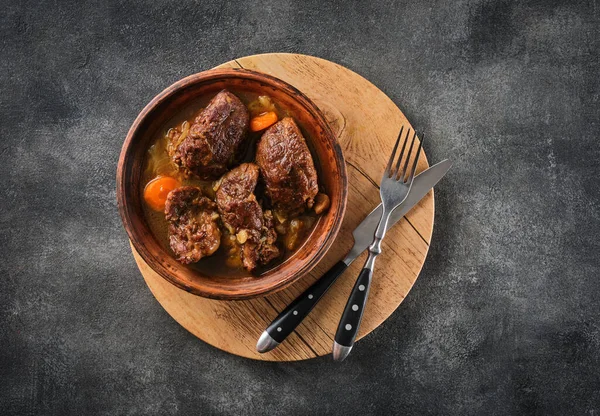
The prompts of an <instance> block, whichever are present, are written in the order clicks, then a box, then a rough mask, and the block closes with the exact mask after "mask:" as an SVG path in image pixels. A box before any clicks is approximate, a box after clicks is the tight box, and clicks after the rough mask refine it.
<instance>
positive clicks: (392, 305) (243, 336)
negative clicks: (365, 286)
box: [132, 53, 434, 361]
mask: <svg viewBox="0 0 600 416" xmlns="http://www.w3.org/2000/svg"><path fill="white" fill-rule="evenodd" d="M220 67H234V68H235V67H243V68H247V69H252V70H256V71H261V72H265V73H268V74H271V75H273V76H276V77H278V78H280V79H282V80H284V81H287V82H289V83H290V84H292V85H293V86H295V87H296V88H298V89H299V90H301V91H302V92H303V93H305V94H306V95H307V96H308V97H309V98H311V99H312V100H313V101H314V102H315V103H316V104H317V105H318V106H319V107H320V108H321V110H323V111H324V112H325V114H326V117H327V120H328V122H329V123H330V125H331V126H332V128H333V130H334V132H335V133H336V135H337V137H338V140H339V142H340V144H341V146H342V149H343V151H344V156H345V158H346V162H347V168H348V182H349V194H348V206H347V210H346V215H345V217H344V222H343V225H342V229H341V231H340V233H339V235H338V237H337V239H336V240H335V242H334V244H333V246H332V248H331V249H330V250H329V252H328V253H327V255H326V256H325V258H324V259H323V260H322V261H321V263H319V265H318V266H317V267H316V268H315V269H314V270H313V271H312V272H311V274H310V275H308V276H306V277H305V278H303V279H302V280H301V281H299V282H297V283H295V284H294V285H292V286H291V287H289V288H287V289H285V290H283V291H281V292H278V293H275V294H272V295H270V296H267V297H266V298H261V299H252V300H246V301H216V300H209V299H205V298H202V297H199V296H195V295H192V294H190V293H187V292H185V291H183V290H181V289H178V288H177V287H175V286H173V285H172V284H170V283H169V282H167V281H166V280H164V279H163V278H162V277H160V276H159V275H158V274H157V273H155V272H154V271H153V270H152V269H150V267H148V265H146V264H145V263H144V261H143V260H142V259H141V257H140V256H139V255H138V254H137V253H136V252H135V250H134V249H133V247H132V250H133V254H134V257H135V259H136V262H137V264H138V266H139V268H140V271H141V272H142V275H143V276H144V279H145V280H146V283H147V284H148V287H149V288H150V290H151V291H152V293H153V295H154V296H155V298H156V299H157V300H158V302H159V303H160V304H161V305H162V306H163V307H164V308H165V310H166V311H167V312H168V313H169V314H170V315H171V316H172V317H173V318H174V319H175V320H176V321H177V322H178V323H179V324H181V325H182V326H183V327H184V328H186V329H187V330H188V331H190V332H191V333H192V334H194V335H196V336H197V337H198V338H200V339H202V340H204V341H205V342H207V343H209V344H211V345H213V346H215V347H217V348H220V349H222V350H225V351H228V352H230V353H232V354H236V355H240V356H243V357H248V358H253V359H259V360H269V361H294V360H303V359H308V358H313V357H317V356H321V355H325V354H329V353H330V352H331V348H332V344H333V336H334V334H335V330H336V328H337V324H338V321H339V318H340V316H341V313H342V310H343V308H344V305H345V304H346V300H347V298H348V295H349V293H350V290H351V289H352V286H353V284H354V281H355V279H356V277H357V276H358V273H359V271H360V269H361V268H362V265H363V262H364V260H365V258H366V254H365V253H363V254H362V255H361V256H360V257H359V258H358V259H357V260H356V261H355V262H354V263H353V264H352V265H351V266H350V268H349V269H348V270H347V271H346V272H345V273H344V275H343V276H341V277H340V279H338V281H337V282H336V283H335V284H334V286H333V287H332V288H331V289H330V291H329V293H327V294H326V295H325V297H324V298H323V299H322V300H321V302H320V303H319V304H318V305H317V306H316V307H315V309H314V310H313V311H312V312H311V314H310V315H309V316H308V317H307V318H306V319H305V320H304V322H303V323H302V324H301V325H300V326H299V327H298V328H297V329H296V331H295V332H294V333H293V334H292V335H291V336H290V337H288V339H287V340H286V341H285V342H284V343H282V344H281V345H280V346H279V347H278V348H276V349H275V350H273V351H271V352H269V353H266V354H258V353H257V352H256V350H255V346H256V341H257V339H258V337H259V336H260V334H261V333H262V331H263V330H264V329H265V328H266V326H267V325H268V324H269V323H270V321H271V320H272V319H273V318H275V317H276V316H277V314H278V313H279V311H281V310H283V309H284V308H285V306H286V305H287V304H289V303H290V302H291V301H292V300H293V299H294V298H295V297H296V296H297V295H299V294H300V293H302V291H304V290H305V289H306V288H308V287H309V286H310V285H311V284H312V283H313V282H314V281H315V280H316V279H318V277H319V276H321V275H322V274H323V273H324V272H325V271H327V270H328V269H329V268H330V267H331V266H332V265H333V264H334V263H335V262H337V261H338V260H340V259H341V258H343V257H344V256H345V254H346V253H347V252H348V250H349V249H350V247H351V246H352V230H353V229H354V228H355V227H356V226H357V225H358V224H359V223H360V222H361V221H362V219H363V218H364V217H365V216H366V215H367V214H368V213H369V212H370V211H371V210H372V209H373V208H374V207H375V206H376V205H377V204H378V203H379V190H378V188H377V186H376V184H377V183H378V182H379V179H380V177H381V173H382V171H383V168H384V167H385V163H386V161H387V158H388V155H389V154H390V153H391V149H392V147H393V144H394V141H395V140H396V137H397V134H398V130H399V129H400V126H402V125H404V126H405V128H406V127H411V126H410V124H409V122H408V120H407V119H406V117H404V114H402V112H401V111H400V110H399V109H398V107H397V106H396V105H395V104H394V103H393V102H392V101H391V100H390V99H389V98H388V97H387V96H386V95H385V94H384V93H383V92H382V91H380V90H379V89H378V88H377V87H375V86H374V85H373V84H371V83H370V82H369V81H367V80H366V79H364V78H362V77H361V76H360V75H358V74H356V73H354V72H352V71H350V70H349V69H347V68H344V67H342V66H340V65H337V64H335V63H333V62H329V61H326V60H323V59H320V58H315V57H311V56H306V55H298V54H283V53H275V54H264V55H254V56H248V57H244V58H239V59H236V60H233V61H230V62H227V63H225V64H223V65H221V66H220ZM424 156H425V155H424V154H422V155H421V158H420V161H419V166H418V170H419V171H422V170H424V169H426V168H427V167H428V163H427V159H426V157H424ZM433 216H434V199H433V191H430V192H429V194H428V195H427V196H426V197H425V198H423V200H422V201H421V202H420V203H419V204H418V205H417V206H416V207H415V208H413V209H412V210H411V211H410V212H409V213H408V214H407V215H406V217H405V218H403V219H402V220H401V221H400V222H399V223H398V224H397V225H396V226H395V227H393V228H392V229H391V230H390V231H388V233H387V235H386V238H385V240H384V242H383V252H382V254H381V255H380V256H379V258H378V259H377V267H376V271H375V276H374V279H373V284H372V287H371V292H370V295H369V302H368V304H367V308H366V310H365V315H364V318H363V322H362V325H361V328H360V331H359V334H358V339H360V338H362V337H364V336H365V335H367V334H368V333H370V332H371V331H373V330H374V329H375V328H377V327H378V326H379V325H381V324H382V323H383V322H384V321H385V320H386V319H387V318H388V317H389V316H390V315H391V314H392V312H394V310H396V308H397V307H398V305H400V303H401V302H402V300H403V299H404V298H405V297H406V295H407V294H408V292H409V290H410V289H411V287H412V285H413V284H414V282H415V280H416V279H417V277H418V275H419V272H420V270H421V267H422V266H423V263H424V261H425V257H426V255H427V251H428V249H429V242H430V240H431V234H432V231H433Z"/></svg>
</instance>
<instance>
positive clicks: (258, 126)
mask: <svg viewBox="0 0 600 416" xmlns="http://www.w3.org/2000/svg"><path fill="white" fill-rule="evenodd" d="M275 123H277V114H276V113H275V112H274V111H268V112H266V113H262V114H261V115H259V116H256V117H254V118H253V119H252V120H250V131H261V130H264V129H266V128H267V127H269V126H272V125H273V124H275Z"/></svg>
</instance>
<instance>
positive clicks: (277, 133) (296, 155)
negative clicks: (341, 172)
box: [256, 117, 319, 215]
mask: <svg viewBox="0 0 600 416" xmlns="http://www.w3.org/2000/svg"><path fill="white" fill-rule="evenodd" d="M256 163H257V164H258V166H259V167H260V171H261V174H262V176H263V178H264V180H265V185H266V193H267V195H268V196H269V198H270V199H271V202H272V203H273V206H274V207H275V208H276V209H279V210H281V211H285V212H288V213H290V214H292V215H293V214H298V213H301V212H303V211H304V210H305V209H306V208H307V207H308V208H311V207H312V205H313V203H314V198H315V196H316V195H317V193H318V192H319V185H318V183H317V171H316V170H315V165H314V163H313V160H312V156H311V155H310V151H309V150H308V146H306V141H305V140H304V137H303V136H302V133H301V132H300V129H299V128H298V126H297V125H296V123H295V122H294V120H293V119H292V118H290V117H286V118H284V119H282V120H281V121H279V122H278V123H276V124H274V125H272V126H271V127H269V128H268V129H267V131H265V133H264V134H263V135H262V138H261V139H260V142H259V143H258V147H257V149H256Z"/></svg>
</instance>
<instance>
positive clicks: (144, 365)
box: [0, 0, 600, 416]
mask: <svg viewBox="0 0 600 416" xmlns="http://www.w3.org/2000/svg"><path fill="white" fill-rule="evenodd" d="M367 3H368V2H346V3H344V2H339V1H338V2H321V1H305V2H295V1H291V0H277V1H270V0H266V1H263V2H260V3H258V4H252V2H231V3H219V2H217V1H214V0H209V1H204V2H197V3H194V2H190V1H186V0H179V1H176V2H166V1H133V2H126V1H122V2H85V1H73V2H67V1H53V2H50V1H44V0H42V1H3V2H2V5H1V10H2V12H1V13H0V34H1V38H0V87H1V91H2V94H1V96H0V116H1V118H0V120H1V124H0V135H1V148H0V155H1V163H0V178H1V180H2V185H1V186H0V203H1V212H0V243H1V248H2V250H1V253H2V254H1V256H2V258H1V261H0V276H1V279H0V325H1V326H0V413H1V414H3V415H13V414H14V415H29V414H48V415H70V414H73V415H96V414H98V415H112V414H128V415H137V414H148V415H169V414H217V413H224V414H242V415H244V414H249V415H259V414H290V415H302V414H326V413H328V414H344V415H365V414H393V413H394V414H440V415H465V414H484V415H492V414H498V415H503V414H556V415H566V414H576V415H590V416H597V415H599V414H600V375H599V365H600V355H599V348H600V323H599V318H600V294H599V291H600V278H599V272H600V256H599V253H598V252H599V250H598V249H599V248H600V243H599V240H598V234H599V233H600V225H599V222H598V220H599V217H600V202H599V198H598V197H599V193H600V192H599V188H598V184H597V181H598V176H599V174H600V165H599V162H598V159H599V157H600V150H599V147H598V136H599V134H600V126H599V124H598V122H599V118H600V117H599V100H600V77H599V70H600V30H599V28H600V12H599V8H600V5H598V4H597V3H596V1H580V2H568V1H564V2H561V1H541V0H540V1H524V2H516V1H515V2H509V1H462V0H461V1H437V2H429V3H426V2H415V1H405V2H394V1H382V2H372V3H371V4H367ZM274 51H282V52H299V53H304V54H310V55H316V56H319V57H322V58H326V59H329V60H332V61H334V62H337V63H340V64H342V65H344V66H347V67H348V68H350V69H352V70H354V71H356V72H358V73H359V74H362V75H363V76H365V77H366V78H368V79H369V80H371V81H372V82H373V83H375V84H376V85H377V86H378V87H379V88H381V89H382V90H383V91H384V92H386V93H387V94H388V95H389V96H390V97H391V98H392V99H393V100H394V101H395V102H396V103H397V104H398V105H399V106H400V108H402V110H403V111H404V112H405V113H406V115H407V116H408V117H409V119H410V120H411V121H412V122H413V124H414V125H415V126H417V127H418V128H420V129H424V130H425V131H427V132H428V141H427V143H426V149H427V152H428V154H429V156H430V159H431V160H432V161H436V160H440V159H442V158H445V157H448V158H451V159H453V160H454V161H455V164H454V167H453V168H452V170H451V172H450V173H449V175H448V176H447V178H445V179H444V180H443V181H442V182H441V183H440V185H439V187H438V188H437V191H436V202H437V210H436V218H435V224H436V226H435V230H434V235H433V241H432V246H431V251H430V253H429V256H428V258H427V261H426V263H425V267H424V269H423V272H422V274H421V276H420V278H419V279H418V281H417V283H416V285H415V286H414V288H413V290H412V291H411V293H410V295H409V296H408V298H407V299H406V301H405V302H404V303H403V304H402V305H401V307H400V308H399V309H398V310H397V311H396V312H395V313H394V314H393V315H392V317H391V318H390V319H389V320H388V321H387V322H386V323H385V324H384V325H383V326H382V327H380V328H379V329H377V330H376V331H374V332H373V333H372V334H371V335H369V336H368V337H367V338H366V339H364V340H363V341H361V342H360V343H359V344H358V347H357V348H356V349H355V351H354V352H353V353H352V355H351V356H350V359H348V360H347V361H346V362H343V363H341V364H338V363H334V362H332V360H331V358H330V357H322V358H319V359H315V360H311V361H307V362H301V363H293V364H269V363H262V362H255V361H251V360H247V359H243V358H239V357H235V356H232V355H229V354H227V353H224V352H221V351H219V350H216V349H214V348H212V347H210V346H208V345H206V344H204V343H203V342H200V341H198V340H197V339H196V338H194V337H193V336H192V335H190V334H189V333H187V332H186V331H185V330H184V329H183V328H181V327H180V326H179V325H177V324H176V323H175V322H174V321H173V320H172V319H171V318H170V317H169V316H168V315H167V314H166V312H164V311H163V310H162V308H161V307H160V305H159V304H158V303H157V302H156V301H155V300H154V298H153V297H152V295H151V294H150V292H149V290H148V289H147V287H146V286H145V284H144V281H143V279H142V278H141V277H140V275H139V273H138V270H137V269H136V266H135V263H134V261H133V259H132V257H131V255H130V253H129V248H128V243H127V238H126V235H125V232H124V231H123V230H122V227H121V221H120V218H119V216H118V214H117V210H116V202H115V169H116V163H117V157H118V154H119V151H120V148H121V144H122V142H123V139H124V137H125V134H126V132H127V130H128V128H129V126H130V124H131V123H132V121H133V120H134V118H135V116H136V115H137V113H138V112H139V111H140V110H141V108H142V107H143V106H144V105H145V104H146V103H147V102H148V101H149V100H150V99H151V98H152V97H153V96H154V95H155V94H156V93H158V92H159V91H161V90H162V89H163V88H165V87H166V86H168V85H170V84H171V83H172V82H174V81H176V80H178V79H180V78H182V77H183V76H186V75H188V74H191V73H195V72H198V71H201V70H204V69H208V68H210V67H213V66H215V65H217V64H219V63H221V62H224V61H227V60H230V59H232V58H235V57H240V56H245V55H250V54H254V53H261V52H274Z"/></svg>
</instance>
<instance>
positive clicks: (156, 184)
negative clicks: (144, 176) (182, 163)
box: [144, 176, 179, 211]
mask: <svg viewBox="0 0 600 416" xmlns="http://www.w3.org/2000/svg"><path fill="white" fill-rule="evenodd" d="M178 187H179V181H177V179H174V178H171V177H169V176H157V177H156V178H154V179H152V180H151V181H150V182H148V184H147V185H146V187H145V188H144V200H145V201H146V203H147V204H148V205H149V206H150V208H152V209H153V210H155V211H163V210H164V209H165V203H166V202H167V195H169V192H171V191H172V190H173V189H175V188H178Z"/></svg>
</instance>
